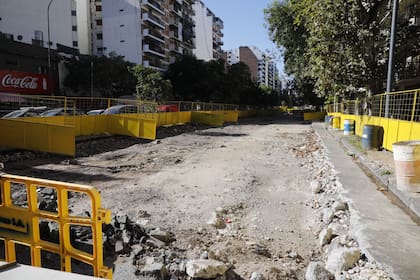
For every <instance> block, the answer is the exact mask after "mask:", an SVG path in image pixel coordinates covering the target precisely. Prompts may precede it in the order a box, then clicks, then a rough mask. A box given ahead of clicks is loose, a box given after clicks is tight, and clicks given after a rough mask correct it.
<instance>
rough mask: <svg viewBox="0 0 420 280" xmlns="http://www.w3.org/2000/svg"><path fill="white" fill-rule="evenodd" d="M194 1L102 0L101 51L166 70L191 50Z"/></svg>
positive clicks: (192, 43)
mask: <svg viewBox="0 0 420 280" xmlns="http://www.w3.org/2000/svg"><path fill="white" fill-rule="evenodd" d="M193 2H194V0H166V1H163V0H141V1H139V0H121V1H113V0H102V11H101V12H102V24H103V27H102V30H103V33H102V34H103V35H102V39H103V40H102V42H103V45H102V48H103V50H104V53H105V54H110V53H112V52H114V53H116V54H118V55H122V56H124V58H125V59H126V60H128V61H131V62H133V63H136V64H142V65H144V66H148V67H154V68H156V69H159V70H165V69H167V67H168V65H169V64H170V63H173V62H175V61H176V59H177V57H179V56H181V55H186V54H192V53H193V49H194V47H195V32H194V27H195V24H194V21H193V19H192V16H193V15H194V11H193V9H192V4H193Z"/></svg>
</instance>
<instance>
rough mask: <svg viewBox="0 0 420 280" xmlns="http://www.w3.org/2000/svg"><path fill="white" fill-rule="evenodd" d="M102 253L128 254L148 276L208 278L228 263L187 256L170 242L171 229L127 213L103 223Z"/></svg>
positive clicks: (140, 273) (110, 255) (111, 255)
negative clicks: (142, 221)
mask: <svg viewBox="0 0 420 280" xmlns="http://www.w3.org/2000/svg"><path fill="white" fill-rule="evenodd" d="M103 233H104V246H103V248H104V257H105V259H108V260H109V259H110V258H111V259H114V260H115V259H116V258H117V257H126V258H131V260H132V265H133V266H134V267H135V274H136V275H137V276H142V277H147V278H148V279H186V278H191V277H192V278H202V279H210V278H217V277H220V276H224V275H225V274H226V272H227V271H228V270H229V267H228V266H227V265H226V264H224V263H223V262H220V261H217V260H211V259H207V258H204V257H203V258H201V259H188V258H187V254H186V251H185V250H182V249H179V248H177V247H175V246H174V245H173V241H175V238H174V235H173V233H171V232H169V231H167V230H165V229H162V228H159V227H157V228H145V227H143V226H142V225H140V224H138V223H135V222H134V221H132V220H131V219H130V218H129V217H128V216H127V215H116V216H115V217H114V218H113V219H112V222H111V223H110V224H109V225H104V227H103Z"/></svg>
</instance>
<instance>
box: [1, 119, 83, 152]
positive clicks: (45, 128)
mask: <svg viewBox="0 0 420 280" xmlns="http://www.w3.org/2000/svg"><path fill="white" fill-rule="evenodd" d="M0 128H1V136H0V146H3V147H13V148H18V149H27V150H34V151H43V152H48V153H55V154H62V155H70V156H73V155H74V154H75V150H76V147H75V131H74V128H73V127H71V126H66V125H59V124H48V123H36V122H30V121H24V120H16V119H0Z"/></svg>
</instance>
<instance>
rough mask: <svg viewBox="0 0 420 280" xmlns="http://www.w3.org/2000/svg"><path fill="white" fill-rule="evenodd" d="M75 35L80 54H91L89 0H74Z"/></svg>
mask: <svg viewBox="0 0 420 280" xmlns="http://www.w3.org/2000/svg"><path fill="white" fill-rule="evenodd" d="M76 16H77V36H78V42H79V51H80V53H81V54H92V36H91V26H90V23H91V15H90V0H76Z"/></svg>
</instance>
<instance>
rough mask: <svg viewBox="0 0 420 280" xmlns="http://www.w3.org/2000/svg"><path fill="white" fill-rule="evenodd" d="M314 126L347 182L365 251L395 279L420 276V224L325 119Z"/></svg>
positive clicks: (345, 193) (357, 234)
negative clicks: (355, 158) (390, 196)
mask: <svg viewBox="0 0 420 280" xmlns="http://www.w3.org/2000/svg"><path fill="white" fill-rule="evenodd" d="M312 126H313V128H314V130H315V132H316V133H317V134H318V135H319V136H320V138H321V139H322V141H323V143H324V145H325V147H326V148H327V154H328V157H329V159H330V162H331V163H332V164H333V166H334V169H335V170H336V172H337V176H338V178H339V180H340V182H341V184H342V185H343V190H344V191H343V193H342V196H343V199H345V200H346V201H347V202H348V203H349V206H350V209H351V232H352V234H354V235H355V237H356V239H357V240H358V242H359V245H360V248H362V250H363V253H365V254H366V255H367V256H368V257H369V258H372V259H374V260H376V261H377V262H378V263H380V264H382V265H383V267H384V269H385V270H386V271H387V272H389V273H390V274H391V275H392V277H393V278H394V279H401V280H418V279H420V265H419V264H418V260H419V259H420V227H419V226H418V225H417V224H416V223H415V222H414V221H413V220H412V219H411V218H410V217H409V216H408V215H407V214H406V213H405V212H404V211H403V210H402V209H401V208H399V207H397V206H396V205H395V204H393V203H392V201H391V200H389V199H388V198H387V197H386V196H385V195H384V194H383V193H382V192H381V191H380V190H378V187H377V185H376V184H375V183H373V182H372V180H371V179H370V178H369V177H368V176H367V175H366V174H365V173H364V172H363V171H362V170H361V168H360V167H359V166H358V165H357V164H356V163H355V162H354V161H353V157H352V156H351V152H350V153H349V152H346V151H344V149H343V146H341V145H340V143H339V141H337V139H336V135H334V133H330V131H328V130H326V129H325V126H324V124H323V123H313V125H312ZM338 140H340V139H338Z"/></svg>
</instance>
